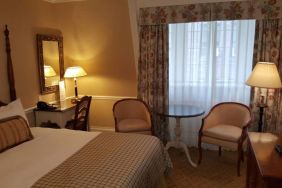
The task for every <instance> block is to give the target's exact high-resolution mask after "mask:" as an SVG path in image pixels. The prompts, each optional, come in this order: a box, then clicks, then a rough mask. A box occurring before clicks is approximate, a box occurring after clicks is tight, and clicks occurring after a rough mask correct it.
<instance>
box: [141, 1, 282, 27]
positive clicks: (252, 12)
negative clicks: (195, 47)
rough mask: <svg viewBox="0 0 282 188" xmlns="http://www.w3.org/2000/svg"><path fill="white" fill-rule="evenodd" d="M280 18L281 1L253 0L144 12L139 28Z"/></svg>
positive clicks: (190, 5)
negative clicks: (199, 22)
mask: <svg viewBox="0 0 282 188" xmlns="http://www.w3.org/2000/svg"><path fill="white" fill-rule="evenodd" d="M277 18H282V0H250V1H231V2H221V3H200V4H189V5H177V6H166V7H149V8H141V9H140V17H139V25H160V24H168V23H185V22H197V21H214V20H238V19H256V20H264V19H277Z"/></svg>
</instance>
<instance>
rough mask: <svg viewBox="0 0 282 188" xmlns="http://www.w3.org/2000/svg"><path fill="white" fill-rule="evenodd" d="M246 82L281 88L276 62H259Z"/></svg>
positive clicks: (252, 84) (264, 86)
mask: <svg viewBox="0 0 282 188" xmlns="http://www.w3.org/2000/svg"><path fill="white" fill-rule="evenodd" d="M246 84H247V85H249V86H254V87H260V88H268V89H274V88H281V87H282V84H281V79H280V76H279V73H278V70H277V67H276V65H275V64H274V63H270V62H258V63H257V64H256V66H255V68H254V69H253V72H252V73H251V75H250V76H249V78H248V80H247V81H246Z"/></svg>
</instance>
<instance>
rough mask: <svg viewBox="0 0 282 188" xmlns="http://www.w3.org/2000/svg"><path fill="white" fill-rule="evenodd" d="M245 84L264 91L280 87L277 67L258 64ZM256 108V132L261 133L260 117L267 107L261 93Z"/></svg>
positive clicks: (270, 64) (266, 63)
mask: <svg viewBox="0 0 282 188" xmlns="http://www.w3.org/2000/svg"><path fill="white" fill-rule="evenodd" d="M246 84H247V85H249V86H253V87H258V88H266V89H277V88H281V87H282V84H281V79H280V76H279V73H278V70H277V67H276V65H275V64H274V63H270V62H258V63H257V64H256V66H255V68H254V69H253V72H252V73H251V75H250V76H249V78H248V80H247V81H246ZM257 106H258V107H259V109H260V113H259V124H258V125H259V126H258V132H262V117H263V112H264V108H266V107H267V105H266V104H265V102H264V96H262V95H261V92H260V98H259V102H258V103H257Z"/></svg>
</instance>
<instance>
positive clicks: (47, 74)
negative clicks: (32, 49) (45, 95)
mask: <svg viewBox="0 0 282 188" xmlns="http://www.w3.org/2000/svg"><path fill="white" fill-rule="evenodd" d="M53 76H56V72H55V70H54V69H53V67H51V66H50V65H44V77H45V78H47V77H53Z"/></svg>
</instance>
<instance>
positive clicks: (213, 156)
mask: <svg viewBox="0 0 282 188" xmlns="http://www.w3.org/2000/svg"><path fill="white" fill-rule="evenodd" d="M189 151H190V154H191V158H192V160H193V161H194V162H196V161H198V150H197V149H196V148H191V149H190V150H189ZM169 155H170V157H171V160H172V163H173V169H172V171H171V172H170V174H169V175H168V176H167V178H166V182H167V187H168V188H185V187H189V188H222V187H223V188H241V187H242V188H243V187H245V181H246V166H247V165H246V163H247V161H246V158H245V161H244V162H243V163H241V176H240V177H238V176H237V152H231V151H222V154H221V156H218V152H217V151H209V150H203V158H202V163H201V164H200V165H199V166H198V167H197V168H194V167H192V166H191V165H190V164H189V163H188V160H187V158H186V156H185V153H184V152H183V151H181V150H180V149H179V150H178V149H173V148H171V149H170V150H169Z"/></svg>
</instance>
